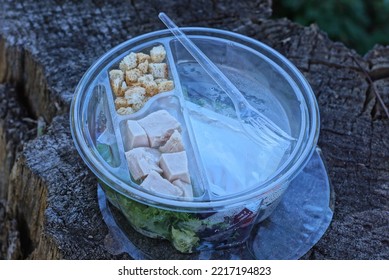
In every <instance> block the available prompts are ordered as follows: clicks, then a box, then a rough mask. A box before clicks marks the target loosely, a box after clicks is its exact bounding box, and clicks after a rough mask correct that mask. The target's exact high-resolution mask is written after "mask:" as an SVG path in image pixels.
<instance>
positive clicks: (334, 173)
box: [0, 0, 389, 259]
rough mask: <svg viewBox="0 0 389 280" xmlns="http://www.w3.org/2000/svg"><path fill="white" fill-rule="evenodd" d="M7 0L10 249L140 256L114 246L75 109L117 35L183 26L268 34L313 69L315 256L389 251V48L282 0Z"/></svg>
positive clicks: (3, 43)
mask: <svg viewBox="0 0 389 280" xmlns="http://www.w3.org/2000/svg"><path fill="white" fill-rule="evenodd" d="M150 2H151V3H148V1H108V0H106V1H103V0H94V1H92V0H90V1H62V0H57V1H32V0H29V1H11V0H0V7H1V8H0V83H1V84H0V98H1V102H0V259H61V258H63V259H128V258H130V256H128V255H127V254H125V253H122V254H113V252H112V250H108V249H107V246H106V244H107V242H109V238H108V237H107V235H108V233H109V232H108V228H107V226H106V225H105V223H104V221H103V219H102V216H101V213H100V211H99V207H98V202H97V191H96V184H97V181H96V178H95V177H94V175H93V174H92V173H91V172H90V171H89V170H88V169H87V167H86V166H85V164H84V163H83V161H82V160H81V158H80V156H79V155H78V153H77V151H76V149H75V147H74V144H73V140H72V138H71V134H70V126H69V115H68V112H69V108H70V102H71V99H72V97H73V92H74V90H75V87H76V85H77V83H78V81H79V80H80V79H81V77H82V75H83V73H85V71H86V70H87V69H88V67H89V66H90V65H91V64H92V63H93V62H94V61H95V60H96V59H97V58H98V57H99V56H101V55H102V54H104V53H105V52H106V51H108V50H109V49H111V48H112V47H114V46H116V45H117V44H119V43H121V42H123V41H125V40H127V39H129V38H133V37H135V36H137V35H140V34H144V33H146V32H150V31H155V30H159V29H163V28H164V26H163V24H162V23H161V22H160V21H159V20H158V17H157V15H158V12H160V11H165V12H166V13H168V14H169V16H171V17H172V18H174V19H175V21H176V22H177V23H178V24H179V25H181V26H202V27H213V28H220V29H225V30H231V31H234V32H237V33H240V34H243V35H247V36H249V37H251V38H254V39H257V40H259V41H262V42H263V43H265V44H268V45H269V46H270V47H272V48H274V49H276V50H277V51H279V52H280V53H282V54H283V55H285V56H286V57H287V58H288V59H290V60H291V61H292V62H293V63H294V64H295V65H296V66H297V67H298V68H299V69H300V71H301V72H302V73H303V74H304V76H305V77H306V78H307V80H308V81H309V83H310V84H311V86H312V88H313V91H314V92H315V95H316V97H317V100H318V104H319V108H320V114H321V133H320V138H319V146H320V148H321V149H322V152H323V155H324V159H325V161H326V164H327V167H328V172H329V177H330V180H331V182H332V186H333V189H334V192H335V197H336V198H335V212H334V218H333V221H332V223H331V225H330V227H329V229H328V230H327V232H326V233H325V235H324V236H323V238H322V239H321V240H320V241H319V242H318V243H317V244H316V245H315V246H314V247H313V248H312V249H311V250H310V251H309V252H308V253H307V254H306V255H305V256H304V257H303V258H304V259H389V203H388V201H389V140H388V139H389V121H388V118H387V116H386V113H385V110H384V109H385V106H383V104H386V106H389V47H388V46H375V47H374V48H373V49H372V50H371V51H370V52H369V53H367V54H366V55H365V56H361V55H359V54H357V53H356V52H355V51H353V50H351V49H349V48H347V47H345V46H344V45H343V44H341V43H338V42H333V41H331V40H330V39H328V37H327V35H326V34H325V33H324V32H323V31H321V30H320V29H319V28H318V27H317V26H315V25H312V26H309V27H303V26H300V25H298V24H295V23H293V22H291V21H289V20H287V19H270V16H271V1H270V0H268V1H266V0H262V1H240V2H239V1H238V2H237V1H217V0H214V1H166V0H165V1H159V0H157V1H150Z"/></svg>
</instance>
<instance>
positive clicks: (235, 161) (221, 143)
mask: <svg viewBox="0 0 389 280" xmlns="http://www.w3.org/2000/svg"><path fill="white" fill-rule="evenodd" d="M183 31H184V32H185V33H186V34H187V35H188V36H189V37H190V38H191V39H192V40H193V42H194V43H195V44H196V45H197V46H198V47H199V48H200V49H201V50H202V51H203V52H204V53H205V54H206V55H207V56H208V57H209V58H210V59H211V60H212V61H213V62H214V63H215V64H216V65H217V66H218V67H219V68H220V69H221V70H222V71H223V73H224V74H225V75H226V76H227V77H228V78H229V79H230V80H231V81H232V82H233V83H234V84H235V85H236V86H237V88H238V89H239V90H240V91H241V92H242V93H243V95H244V96H245V98H246V99H247V100H248V101H249V102H250V104H251V105H253V106H254V107H255V108H256V109H257V110H258V111H260V112H261V113H263V114H264V115H265V116H266V117H267V118H268V119H270V120H271V121H272V122H273V123H275V124H276V125H277V126H278V127H279V128H281V129H282V130H283V131H284V132H286V133H288V134H289V135H290V136H291V138H292V139H293V140H291V141H287V143H284V142H283V141H264V142H262V143H260V142H258V141H254V140H253V139H252V138H251V137H250V136H248V135H247V132H246V130H244V129H242V123H241V122H240V121H239V120H238V118H237V116H236V112H235V109H234V107H233V103H232V102H231V100H230V99H229V98H228V96H227V95H226V94H225V93H224V92H223V91H222V90H220V88H219V87H218V86H217V85H216V84H215V83H214V82H213V80H212V79H211V77H209V76H208V75H207V74H206V73H205V72H204V70H203V69H202V68H201V66H199V65H198V64H197V63H196V62H195V60H194V59H193V58H192V57H191V56H190V54H189V53H188V52H187V51H186V50H185V49H184V47H183V46H182V45H181V44H180V43H179V42H178V41H177V40H176V39H175V38H174V36H173V35H172V34H171V33H170V32H169V31H168V30H161V31H157V32H152V33H148V34H145V35H142V36H139V37H136V38H133V39H131V40H128V41H126V42H124V43H123V44H121V45H119V46H117V47H115V48H113V49H112V50H110V51H108V52H107V53H106V54H104V55H103V56H102V57H101V58H100V59H98V60H97V61H96V62H95V63H94V65H93V66H92V67H91V68H90V69H89V70H88V71H87V72H86V74H85V75H84V77H83V78H82V79H81V81H80V83H79V85H78V86H77V88H76V91H75V95H74V99H73V102H72V106H71V114H70V117H71V130H72V135H73V138H74V142H75V145H76V147H77V149H78V151H79V153H80V155H81V157H82V158H83V160H84V161H85V162H86V164H87V165H88V167H89V168H90V169H91V170H92V171H93V173H94V174H96V176H97V177H98V179H99V182H100V185H101V187H102V188H103V190H104V191H105V194H106V197H107V199H108V201H109V202H110V203H111V204H112V205H113V206H114V207H116V208H117V209H119V211H120V212H121V213H122V214H123V215H124V216H125V217H126V220H127V221H128V223H129V224H130V225H131V226H132V227H133V228H134V229H135V230H136V231H138V232H140V233H141V234H143V235H145V236H148V237H150V238H162V239H167V240H169V241H170V243H171V244H172V246H174V247H175V248H176V249H177V250H178V251H179V252H182V253H191V252H196V251H201V250H206V249H218V248H226V247H230V246H234V245H237V244H241V243H243V242H244V241H245V240H246V239H247V238H248V237H249V234H250V232H251V230H252V228H253V226H254V225H255V224H257V223H260V222H261V221H263V220H264V219H266V218H267V217H268V216H269V215H270V214H271V213H272V211H273V210H274V209H275V207H276V206H277V204H278V202H279V201H280V200H281V197H282V195H283V194H284V192H285V190H286V189H287V188H288V185H289V183H290V181H291V180H292V179H293V178H294V177H295V176H296V175H297V174H299V172H300V171H301V170H302V168H303V167H304V166H305V165H306V163H307V162H308V161H309V159H310V157H311V155H312V153H313V152H314V150H315V148H316V144H317V139H318V134H319V113H318V107H317V103H316V100H315V96H314V94H313V92H312V90H311V88H310V86H309V85H308V83H307V82H306V80H305V79H304V77H303V76H302V74H301V73H300V72H299V71H298V70H297V69H296V67H294V66H293V65H292V64H291V63H290V62H289V61H288V60H287V59H286V58H284V57H283V56H282V55H280V54H279V53H277V52H276V51H275V50H273V49H271V48H269V47H268V46H266V45H264V44H262V43H260V42H258V41H256V40H253V39H250V38H248V37H245V36H242V35H239V34H236V33H232V32H228V31H224V30H216V29H209V28H183Z"/></svg>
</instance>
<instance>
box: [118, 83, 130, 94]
mask: <svg viewBox="0 0 389 280" xmlns="http://www.w3.org/2000/svg"><path fill="white" fill-rule="evenodd" d="M127 88H128V86H127V84H126V82H125V81H123V83H122V85H121V87H120V89H119V91H118V93H117V95H116V96H124V93H125V92H126V90H127Z"/></svg>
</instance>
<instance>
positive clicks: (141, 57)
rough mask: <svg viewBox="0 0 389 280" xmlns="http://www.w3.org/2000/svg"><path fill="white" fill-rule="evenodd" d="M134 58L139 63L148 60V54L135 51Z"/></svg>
mask: <svg viewBox="0 0 389 280" xmlns="http://www.w3.org/2000/svg"><path fill="white" fill-rule="evenodd" d="M136 59H137V62H138V64H139V63H143V62H145V61H150V56H149V55H148V54H145V53H142V52H138V53H136Z"/></svg>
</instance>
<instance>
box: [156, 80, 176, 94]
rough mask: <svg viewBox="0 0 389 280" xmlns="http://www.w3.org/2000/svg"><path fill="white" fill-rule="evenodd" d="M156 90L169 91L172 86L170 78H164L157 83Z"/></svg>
mask: <svg viewBox="0 0 389 280" xmlns="http://www.w3.org/2000/svg"><path fill="white" fill-rule="evenodd" d="M157 86H158V92H164V91H169V90H172V89H173V88H174V83H173V81H171V80H166V81H163V82H160V83H159V84H157Z"/></svg>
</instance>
